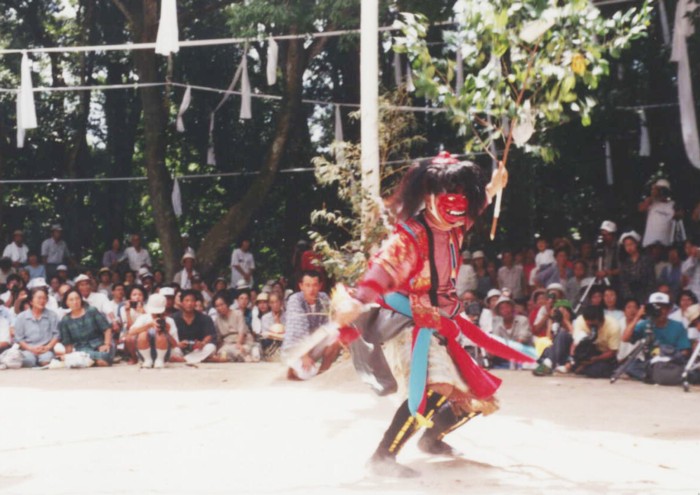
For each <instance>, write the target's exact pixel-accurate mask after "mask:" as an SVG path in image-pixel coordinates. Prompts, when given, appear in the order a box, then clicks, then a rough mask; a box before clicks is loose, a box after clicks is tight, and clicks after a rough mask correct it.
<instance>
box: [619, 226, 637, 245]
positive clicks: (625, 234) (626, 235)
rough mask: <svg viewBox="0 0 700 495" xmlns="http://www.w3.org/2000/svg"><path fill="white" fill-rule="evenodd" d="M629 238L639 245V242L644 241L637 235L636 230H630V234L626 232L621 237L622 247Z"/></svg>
mask: <svg viewBox="0 0 700 495" xmlns="http://www.w3.org/2000/svg"><path fill="white" fill-rule="evenodd" d="M627 238H630V239H634V240H635V241H637V243H639V241H641V240H642V237H641V236H640V235H639V234H637V233H636V232H635V231H634V230H630V231H629V232H625V233H624V234H622V235H621V236H620V241H619V242H620V245H622V243H623V242H625V239H627Z"/></svg>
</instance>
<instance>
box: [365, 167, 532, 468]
mask: <svg viewBox="0 0 700 495" xmlns="http://www.w3.org/2000/svg"><path fill="white" fill-rule="evenodd" d="M490 185H491V184H489V186H490ZM487 188H488V186H486V187H485V185H484V181H483V180H482V178H481V175H480V172H479V168H478V167H477V166H476V165H473V164H470V163H460V162H458V161H457V160H455V159H453V158H452V157H450V156H449V154H447V153H442V154H441V155H439V156H438V157H437V158H436V159H434V160H432V161H431V162H429V163H423V164H419V165H414V166H413V167H412V169H411V170H410V171H409V172H408V173H407V176H406V177H405V178H404V181H403V182H402V185H401V187H400V190H399V193H398V194H397V198H398V201H397V203H398V205H399V214H400V217H401V218H402V219H403V222H401V223H399V224H398V225H397V227H396V230H395V232H394V234H393V235H392V236H391V237H390V238H389V239H387V241H386V242H385V243H384V245H383V246H382V248H381V250H380V251H379V252H378V253H377V255H375V256H374V257H373V259H372V260H371V263H370V267H369V269H368V271H367V273H366V274H365V275H364V277H363V278H362V279H361V281H360V282H359V284H358V289H357V292H356V294H355V297H356V298H357V299H359V300H360V301H361V302H363V303H368V302H375V301H377V302H380V304H381V305H382V306H383V307H384V308H385V310H388V311H391V312H395V313H399V314H401V315H403V318H404V326H403V327H401V324H400V322H399V324H398V325H396V324H395V315H392V317H394V326H395V327H396V328H408V327H412V328H413V330H412V332H399V334H398V337H396V338H394V339H391V337H389V339H391V340H389V339H386V342H387V347H394V348H395V349H394V350H395V353H396V354H398V359H396V360H395V361H397V362H398V370H397V371H398V374H403V375H409V376H408V383H409V385H408V391H409V394H408V395H409V398H408V400H407V401H406V402H405V403H404V404H402V405H401V407H400V408H399V410H398V411H397V412H396V415H395V417H394V420H393V421H392V424H391V426H390V427H389V429H388V430H387V432H386V433H385V435H384V438H383V440H382V442H381V443H380V445H379V447H378V448H377V451H376V452H375V454H374V456H373V457H372V459H371V462H370V466H371V467H372V468H375V471H377V472H378V473H380V474H392V475H398V476H410V475H414V474H415V473H414V472H413V471H412V470H410V469H409V468H406V467H403V466H400V465H399V464H397V463H396V460H395V459H396V455H397V453H398V452H399V450H400V449H401V447H402V446H403V445H404V444H405V443H406V442H407V441H408V439H409V438H410V437H411V436H412V435H413V434H414V433H415V432H416V431H417V430H418V429H419V428H420V427H421V426H424V425H425V426H428V427H429V428H428V429H427V430H426V432H425V434H424V435H423V437H422V438H421V439H420V441H419V447H420V448H422V449H423V450H424V451H427V452H431V453H439V454H451V453H453V450H452V448H451V447H449V445H447V444H446V443H444V442H443V440H442V439H443V437H444V436H445V435H446V434H447V433H449V432H451V431H453V430H454V429H456V428H457V427H459V426H461V425H463V424H464V423H466V422H467V421H469V420H470V419H471V418H473V417H474V416H476V415H478V414H481V413H483V414H489V413H491V412H494V411H495V410H496V409H497V402H496V400H495V397H494V393H495V392H496V389H497V388H498V386H499V385H500V380H499V379H498V378H496V377H495V376H493V375H491V374H489V373H488V372H487V371H485V370H483V369H481V368H480V367H479V366H478V365H477V364H476V363H475V362H474V361H473V360H472V359H471V357H470V356H469V355H468V354H467V353H466V351H465V350H464V349H463V348H462V346H461V345H460V344H459V337H460V334H464V335H466V336H467V337H468V338H469V339H471V340H472V341H474V342H475V343H476V344H477V345H480V346H483V347H486V348H487V349H488V350H489V351H490V352H493V353H495V354H498V355H501V356H503V357H505V358H507V359H515V360H518V361H527V360H529V358H527V357H525V356H522V355H520V354H519V353H517V352H515V351H513V350H511V349H510V348H508V347H507V346H504V345H502V344H500V343H497V342H495V341H493V340H492V339H490V337H488V336H487V335H485V334H484V333H483V332H482V331H481V330H480V329H478V328H477V327H475V326H474V325H473V324H471V323H470V322H469V321H468V320H467V319H466V318H462V317H461V316H459V314H460V313H461V309H462V308H461V305H460V301H459V299H458V298H457V296H456V293H455V282H456V277H457V272H458V270H459V265H460V263H461V257H460V256H459V251H460V247H461V244H462V240H463V238H464V233H465V232H466V230H467V229H468V228H469V227H471V225H472V224H473V219H474V218H475V217H476V216H477V215H478V214H479V213H480V212H481V211H482V210H483V209H484V208H485V206H486V205H487V204H488V199H489V198H488V194H487ZM416 199H418V201H416ZM420 199H422V200H423V202H424V204H425V208H422V206H423V205H422V204H420V203H421V202H420ZM378 325H382V323H381V322H380V323H378ZM358 327H360V328H363V324H362V323H361V322H360V321H359V320H358ZM374 331H375V330H374V329H373V328H371V327H370V326H365V327H364V331H363V336H364V337H365V339H369V338H371V337H372V335H371V334H372V332H374ZM368 341H369V340H368ZM384 341H385V339H374V344H375V346H374V347H375V349H374V351H373V353H374V354H375V356H374V357H375V358H376V357H377V356H376V354H377V353H378V352H379V353H381V351H380V350H378V346H377V345H376V344H381V343H383V342H384ZM359 354H361V353H359ZM362 359H363V358H362V356H360V357H359V358H358V357H357V356H355V349H353V360H354V361H355V364H356V366H357V365H358V361H362ZM360 364H362V363H360ZM370 368H371V367H370ZM395 369H396V367H395ZM358 370H359V368H358ZM372 372H374V370H371V371H370V374H371V373H372Z"/></svg>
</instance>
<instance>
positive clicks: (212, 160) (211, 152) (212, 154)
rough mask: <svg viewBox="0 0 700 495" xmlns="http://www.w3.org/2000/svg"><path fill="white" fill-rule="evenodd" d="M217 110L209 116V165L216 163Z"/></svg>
mask: <svg viewBox="0 0 700 495" xmlns="http://www.w3.org/2000/svg"><path fill="white" fill-rule="evenodd" d="M215 116H216V110H214V111H213V112H212V113H211V115H210V116H209V147H208V148H207V165H216V153H215V152H214V117H215Z"/></svg>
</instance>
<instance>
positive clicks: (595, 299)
mask: <svg viewBox="0 0 700 495" xmlns="http://www.w3.org/2000/svg"><path fill="white" fill-rule="evenodd" d="M604 290H605V289H604V286H603V285H594V286H593V287H592V288H591V290H590V292H589V293H588V301H586V306H602V305H603V293H604Z"/></svg>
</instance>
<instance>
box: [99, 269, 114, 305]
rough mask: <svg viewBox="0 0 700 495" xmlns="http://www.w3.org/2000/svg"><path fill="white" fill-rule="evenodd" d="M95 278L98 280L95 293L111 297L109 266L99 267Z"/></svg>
mask: <svg viewBox="0 0 700 495" xmlns="http://www.w3.org/2000/svg"><path fill="white" fill-rule="evenodd" d="M97 278H98V280H99V283H98V284H97V293H98V294H103V295H104V296H106V297H107V299H112V272H111V271H110V270H109V268H104V267H103V268H100V271H99V272H98V273H97Z"/></svg>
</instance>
